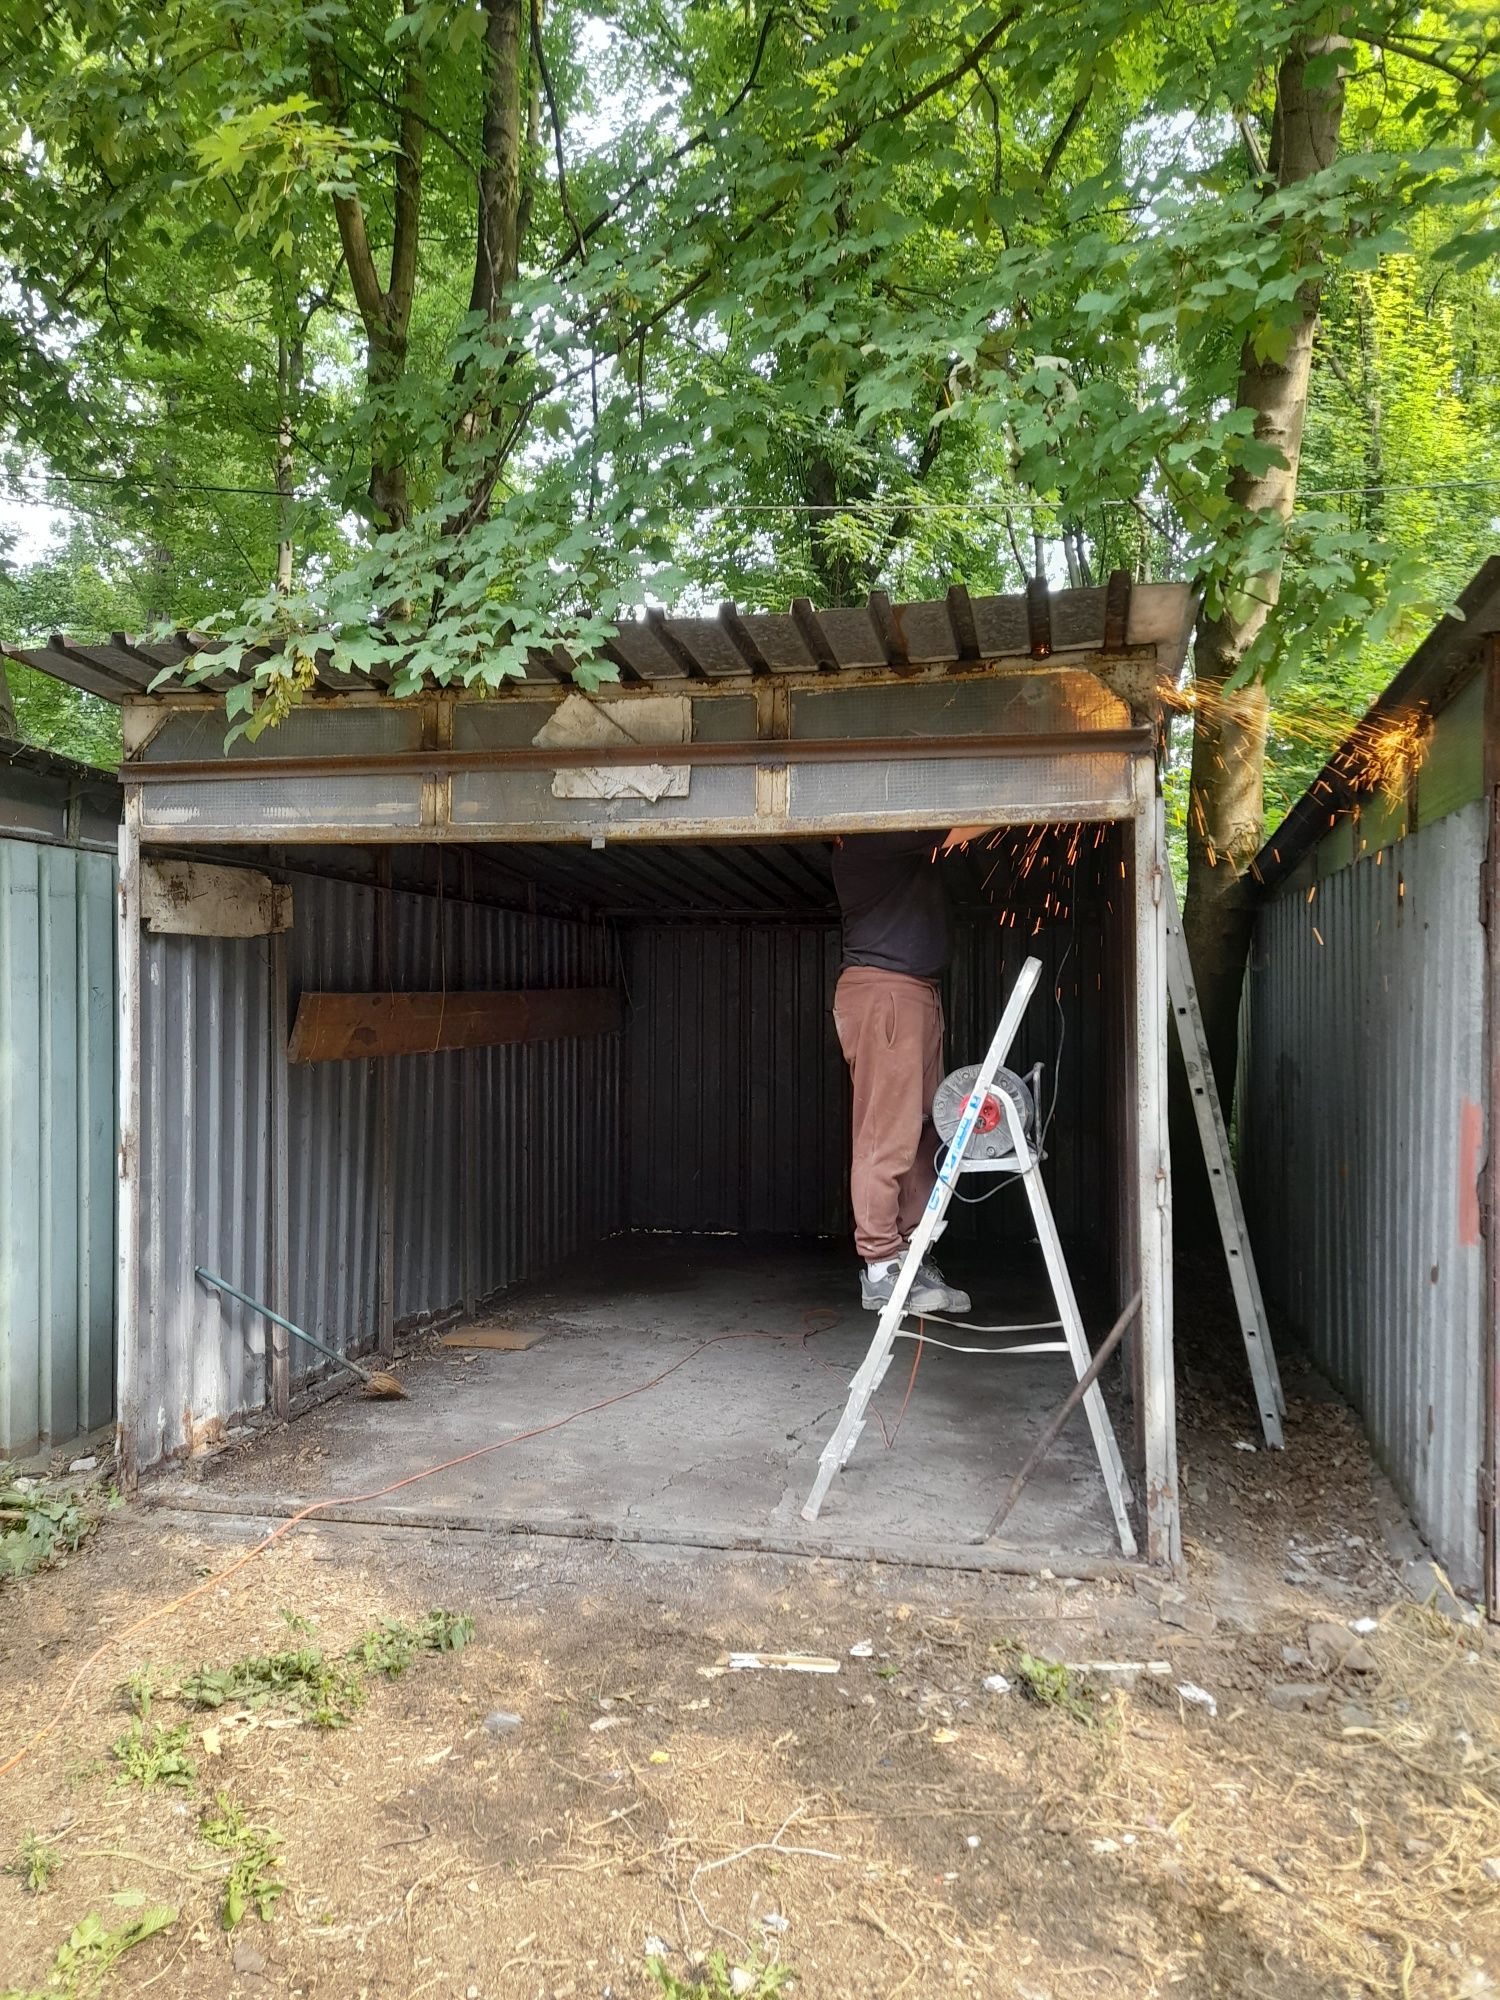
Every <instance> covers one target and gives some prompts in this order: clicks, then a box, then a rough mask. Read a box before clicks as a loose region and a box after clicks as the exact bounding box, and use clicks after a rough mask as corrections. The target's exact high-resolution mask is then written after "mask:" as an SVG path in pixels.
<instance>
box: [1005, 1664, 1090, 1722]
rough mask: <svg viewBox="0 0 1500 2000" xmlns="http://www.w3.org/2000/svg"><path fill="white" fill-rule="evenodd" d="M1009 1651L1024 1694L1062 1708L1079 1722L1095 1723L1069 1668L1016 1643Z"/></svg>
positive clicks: (1043, 1703)
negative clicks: (1042, 1657) (1038, 1657)
mask: <svg viewBox="0 0 1500 2000" xmlns="http://www.w3.org/2000/svg"><path fill="white" fill-rule="evenodd" d="M1009 1651H1010V1666H1011V1668H1012V1670H1013V1671H1014V1673H1015V1676H1016V1678H1017V1680H1018V1681H1019V1682H1020V1683H1021V1689H1022V1692H1023V1693H1025V1694H1026V1695H1028V1696H1029V1697H1030V1699H1031V1700H1032V1701H1035V1702H1040V1704H1041V1705H1042V1707H1043V1708H1056V1709H1061V1710H1062V1712H1063V1714H1064V1715H1070V1716H1072V1718H1073V1720H1074V1721H1075V1722H1083V1723H1087V1724H1089V1725H1091V1726H1092V1724H1093V1722H1094V1721H1095V1716H1094V1711H1093V1709H1092V1708H1091V1707H1090V1705H1089V1702H1088V1700H1087V1697H1086V1696H1085V1695H1084V1694H1083V1692H1082V1690H1081V1689H1080V1687H1079V1685H1078V1682H1077V1680H1076V1679H1075V1677H1074V1676H1073V1675H1072V1674H1071V1673H1069V1671H1068V1669H1067V1668H1066V1667H1064V1666H1059V1665H1058V1664H1057V1663H1056V1662H1055V1661H1052V1660H1039V1659H1037V1657H1036V1656H1035V1654H1034V1653H1028V1652H1027V1651H1026V1650H1025V1648H1024V1647H1021V1646H1012V1647H1011V1648H1010V1649H1009Z"/></svg>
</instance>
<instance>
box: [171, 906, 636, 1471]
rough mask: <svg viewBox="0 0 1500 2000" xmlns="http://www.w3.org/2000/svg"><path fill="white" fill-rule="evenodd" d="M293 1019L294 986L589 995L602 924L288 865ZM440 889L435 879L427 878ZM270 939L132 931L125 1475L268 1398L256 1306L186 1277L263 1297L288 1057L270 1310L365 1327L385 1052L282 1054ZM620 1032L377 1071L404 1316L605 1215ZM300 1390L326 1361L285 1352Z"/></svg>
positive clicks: (517, 1266) (374, 1286) (429, 1309)
mask: <svg viewBox="0 0 1500 2000" xmlns="http://www.w3.org/2000/svg"><path fill="white" fill-rule="evenodd" d="M290 879H291V883H292V899H293V926H292V930H291V932H290V933H289V934H288V936H287V938H286V941H285V953H286V968H287V988H288V1018H289V1019H290V1018H291V1017H292V1016H293V1015H294V1014H295V1008H296V1002H297V999H298V997H299V995H300V994H301V993H302V992H303V991H304V990H305V989H311V988H321V989H326V990H332V991H340V990H342V991H370V990H377V989H378V988H379V985H380V983H381V982H380V978H379V971H378V964H379V947H378V939H379V936H380V927H381V921H382V920H381V918H380V915H379V903H380V900H381V898H382V897H383V896H384V897H386V898H387V900H388V905H389V916H388V929H389V940H390V942H389V972H388V975H387V976H388V977H389V980H390V983H391V986H392V988H393V989H394V990H396V991H401V990H438V989H440V988H441V987H442V986H443V984H444V983H445V982H446V984H447V985H448V986H449V987H452V988H454V989H455V990H457V989H459V988H462V987H465V986H486V985H491V984H494V985H510V984H514V985H540V986H568V985H579V986H587V985H605V984H609V983H612V982H613V981H614V979H615V978H616V977H617V972H616V954H615V948H614V945H613V940H612V934H611V933H610V932H609V931H608V930H607V929H606V928H605V927H604V926H602V925H599V924H597V923H596V924H593V925H589V924H583V923H574V922H570V921H566V920H563V919H560V918H556V917H547V916H536V917H533V916H528V915H524V914H520V913H517V912H514V911H507V910H500V909H496V908H494V907H492V906H488V905H480V904H475V903H472V902H468V901H465V900H464V899H463V898H461V897H459V896H456V895H453V894H450V893H447V892H446V888H445V894H444V895H443V897H442V898H439V897H437V896H436V895H435V894H434V895H419V894H415V893H412V892H410V891H407V890H397V891H382V890H379V889H377V888H376V887H374V886H372V885H368V884H364V883H357V882H347V881H336V880H329V879H326V878H323V877H319V876H312V875H305V874H301V873H296V874H293V875H292V876H291V878H290ZM445 879H446V878H445ZM276 949H277V948H276V947H275V946H274V945H273V944H272V942H271V941H270V940H267V939H250V940H234V939H205V938H184V937H155V936H147V937H145V938H143V940H142V1029H141V1041H142V1077H141V1103H142V1172H141V1202H142V1220H141V1245H140V1274H141V1294H140V1304H139V1315H140V1336H139V1340H140V1352H141V1361H140V1369H139V1381H140V1394H139V1398H138V1407H139V1409H140V1412H141V1417H140V1425H141V1436H140V1440H139V1456H140V1464H141V1466H142V1467H146V1466H149V1465H151V1464H153V1463H154V1462H156V1461H157V1460H159V1459H161V1458H163V1457H166V1456H170V1455H172V1454H173V1453H176V1452H179V1451H182V1450H184V1449H186V1448H189V1447H190V1446H191V1445H192V1444H193V1443H194V1442H196V1441H199V1440H201V1439H202V1438H204V1437H206V1436H211V1435H212V1434H213V1433H214V1431H215V1430H216V1428H218V1427H219V1426H221V1425H222V1424H223V1423H225V1422H228V1421H232V1420H233V1419H234V1418H236V1417H238V1416H242V1415H244V1414H246V1413H248V1412H250V1411H253V1410H257V1409H260V1408H263V1407H264V1406H265V1404H266V1402H267V1399H268V1389H269V1384H268V1376H267V1359H266V1357H267V1353H268V1343H267V1340H266V1336H265V1329H264V1325H263V1322H261V1321H260V1319H259V1318H258V1316H256V1315H254V1314H252V1313H250V1312H248V1311H247V1310H246V1309H245V1308H243V1307H240V1306H237V1305H235V1304H234V1303H233V1302H232V1301H228V1300H225V1299H223V1298H222V1297H220V1296H219V1295H217V1294H213V1293H210V1292H208V1291H206V1290H205V1288H204V1287H202V1286H201V1285H199V1284H198V1283H196V1281H195V1280H194V1277H193V1270H194V1266H195V1265H202V1266H204V1267H205V1268H206V1269H209V1270H212V1271H215V1272H217V1273H218V1274H219V1275H221V1276H223V1277H225V1278H228V1279H229V1280H230V1282H231V1283H233V1284H236V1285H238V1286H239V1287H240V1288H241V1289H242V1290H244V1291H247V1292H249V1293H251V1294H252V1295H253V1296H254V1297H256V1298H260V1299H264V1300H265V1301H266V1302H267V1303H268V1304H273V1303H274V1302H275V1301H274V1298H273V1274H272V1257H271V1245H272V1230H273V1212H274V1210H273V1204H274V1200H275V1197H276V1185H275V1174H276V1163H274V1162H273V1160H272V1157H271V1130H272V1119H271V1101H272V1091H273V1088H274V1086H275V1084H276V1082H277V1076H276V1074H275V1071H276V1066H277V1065H282V1068H283V1070H284V1078H285V1087H286V1091H287V1130H288V1146H287V1153H288V1157H287V1160H286V1162H285V1167H284V1173H285V1185H286V1194H287V1222H288V1232H287V1234H288V1247H289V1260H288V1261H289V1305H288V1317H290V1318H291V1319H293V1320H295V1321H296V1322H297V1323H298V1324H299V1325H301V1326H305V1327H306V1328H307V1330H308V1331H309V1332H310V1333H315V1334H316V1335H317V1336H318V1337H319V1338H320V1339H321V1340H324V1341H325V1342H326V1343H327V1344H328V1345H329V1346H331V1347H334V1348H335V1349H337V1350H338V1351H340V1352H344V1353H355V1354H357V1353H360V1352H364V1351H368V1350H369V1349H370V1348H371V1347H373V1346H374V1345H375V1344H376V1342H377V1340H378V1337H379V1249H380V1207H381V1188H380V1159H381V1138H380V1095H381V1085H380V1077H379V1067H380V1066H379V1064H377V1063H376V1062H374V1061H363V1062H347V1063H310V1064H290V1065H288V1064H285V1059H284V1054H283V1051H282V1050H281V1048H280V1047H279V1046H278V1044H277V1038H276V1028H275V1020H276V1017H275V1009H274V1008H273V1005H272V981H273V966H274V963H275V958H276ZM619 1042H620V1037H618V1036H602V1037H598V1038H596V1039H591V1040H589V1041H568V1042H556V1043H538V1044H535V1045H533V1046H530V1047H526V1048H503V1049H487V1050H477V1051H471V1052H467V1053H464V1054H441V1055H432V1056H407V1057H402V1058H399V1059H395V1060H392V1061H391V1062H390V1063H389V1065H388V1068H389V1075H388V1090H389V1104H390V1113H389V1115H390V1121H391V1145H390V1152H391V1159H392V1163H393V1202H392V1211H393V1267H394V1270H393V1276H394V1307H395V1316H396V1318H397V1320H398V1321H400V1320H411V1319H417V1318H420V1317H425V1316H432V1315H438V1314H441V1313H445V1312H448V1311H450V1310H452V1309H453V1308H455V1307H457V1306H459V1305H461V1304H462V1303H463V1302H464V1301H465V1299H466V1298H467V1299H469V1300H473V1299H476V1298H483V1297H484V1296H485V1295H486V1294H488V1293H491V1292H493V1291H496V1290H498V1289H499V1288H500V1287H501V1286H503V1285H507V1284H511V1283H514V1282H515V1281H517V1280H518V1279H520V1278H523V1277H526V1276H529V1275H531V1274H532V1273H533V1272H535V1271H538V1270H540V1269H542V1268H543V1267H545V1266H546V1265H547V1264H550V1263H553V1262H555V1261H557V1260H558V1259H560V1258H562V1257H564V1256H566V1255H569V1254H571V1253H572V1252H573V1251H574V1250H576V1249H577V1248H579V1247H580V1246H581V1245H582V1244H584V1243H586V1242H588V1241H591V1240H593V1239H595V1238H597V1237H599V1236H602V1235H606V1234H608V1233H610V1232H611V1231H613V1230H614V1229H616V1228H618V1227H619V1226H620V1221H621V1216H620V1171H619V1166H620V1163H619V1144H618V1132H619V1126H618V1095H619V1077H620V1050H619ZM289 1356H290V1373H291V1383H292V1387H293V1389H294V1390H295V1389H296V1388H297V1387H298V1386H299V1385H301V1384H302V1383H304V1382H305V1381H306V1380H307V1379H308V1378H309V1377H310V1376H313V1375H316V1374H318V1373H321V1372H326V1369H327V1364H326V1363H324V1362H323V1361H321V1359H320V1358H319V1357H318V1356H317V1355H316V1353H314V1352H313V1351H312V1350H310V1349H308V1348H307V1347H306V1346H305V1345H304V1344H303V1343H301V1342H298V1341H295V1340H294V1341H292V1342H291V1343H290V1348H289Z"/></svg>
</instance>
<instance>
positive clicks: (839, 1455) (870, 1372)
mask: <svg viewBox="0 0 1500 2000" xmlns="http://www.w3.org/2000/svg"><path fill="white" fill-rule="evenodd" d="M1041 970H1042V962H1041V960H1040V959H1038V958H1028V959H1027V961H1026V963H1025V964H1024V965H1023V966H1022V967H1021V974H1020V977H1019V978H1018V979H1017V981H1016V985H1015V990H1014V991H1013V992H1012V994H1011V996H1010V999H1009V1000H1008V1001H1007V1003H1006V1006H1005V1011H1004V1013H1003V1014H1002V1015H1001V1017H1000V1025H999V1027H997V1028H996V1030H995V1038H994V1040H993V1041H992V1042H991V1043H990V1046H989V1053H988V1054H987V1055H986V1056H985V1059H984V1061H983V1062H982V1063H981V1064H980V1066H979V1075H978V1077H977V1078H976V1079H975V1083H974V1088H973V1089H972V1090H971V1091H970V1093H969V1097H968V1102H967V1103H966V1104H965V1105H964V1109H963V1116H962V1117H961V1118H960V1119H959V1121H958V1129H957V1130H956V1131H955V1132H954V1135H953V1139H952V1142H951V1143H950V1145H949V1147H948V1151H947V1155H946V1157H945V1159H944V1161H943V1164H942V1166H941V1168H940V1169H939V1170H938V1177H937V1183H936V1185H935V1186H934V1188H933V1190H932V1195H931V1197H930V1199H929V1200H928V1203H927V1207H926V1210H925V1211H924V1213H923V1216H922V1220H921V1221H920V1222H919V1223H918V1224H917V1228H916V1232H915V1234H914V1235H913V1237H912V1240H911V1243H910V1245H909V1246H908V1249H907V1252H906V1256H905V1257H904V1258H903V1259H902V1263H901V1268H900V1270H899V1271H898V1272H897V1273H896V1283H895V1287H894V1289H893V1290H892V1292H891V1296H890V1300H889V1302H888V1303H887V1304H886V1306H885V1308H884V1309H883V1311H882V1312H881V1315H880V1320H879V1323H878V1324H877V1326H876V1328H875V1336H874V1338H873V1339H872V1340H871V1342H870V1347H869V1352H868V1353H867V1354H866V1355H865V1358H864V1360H863V1361H862V1362H861V1363H860V1365H859V1369H858V1372H857V1373H856V1374H855V1376H854V1379H853V1381H852V1382H851V1383H850V1385H849V1400H848V1402H847V1403H846V1404H845V1406H844V1414H843V1415H842V1416H841V1417H840V1418H839V1421H838V1425H837V1428H836V1429H835V1430H834V1433H833V1435H832V1437H830V1438H829V1440H828V1442H827V1444H826V1445H824V1447H823V1451H822V1455H821V1457H820V1458H819V1460H818V1476H817V1478H816V1479H815V1480H814V1481H813V1488H812V1492H811V1493H810V1494H809V1495H808V1497H807V1504H806V1506H805V1507H804V1508H803V1509H802V1517H803V1519H804V1520H807V1521H815V1520H816V1519H817V1518H818V1513H819V1510H820V1509H821V1507H822V1505H823V1502H824V1500H825V1498H826V1497H827V1494H828V1489H829V1487H830V1486H831V1485H832V1484H833V1477H834V1474H835V1473H837V1472H841V1471H842V1470H843V1469H844V1467H845V1466H846V1465H847V1464H848V1462H849V1455H850V1453H851V1452H852V1451H853V1450H854V1447H855V1445H856V1444H857V1443H858V1442H859V1435H860V1432H861V1431H862V1430H863V1429H864V1427H865V1412H866V1411H867V1410H868V1408H869V1406H870V1399H871V1397H872V1396H873V1395H874V1394H875V1391H876V1390H877V1389H878V1388H879V1387H880V1384H881V1382H882V1381H883V1380H884V1379H885V1372H886V1370H887V1368H889V1366H890V1364H891V1354H892V1352H893V1350H894V1348H895V1344H896V1340H897V1337H898V1336H899V1335H900V1333H901V1331H902V1324H901V1323H902V1321H903V1319H904V1318H905V1317H906V1301H907V1297H908V1295H909V1294H910V1292H911V1288H912V1285H913V1283H914V1282H915V1279H916V1275H917V1267H918V1265H919V1264H920V1263H921V1261H922V1259H923V1258H924V1257H925V1256H926V1255H927V1252H928V1250H929V1249H930V1248H931V1247H932V1242H933V1239H934V1237H935V1236H936V1234H937V1230H938V1225H939V1224H940V1223H941V1222H942V1220H943V1217H944V1216H945V1215H946V1213H947V1210H948V1203H949V1201H950V1200H951V1198H952V1195H953V1189H954V1184H955V1182H956V1181H957V1179H958V1177H959V1175H960V1174H962V1173H975V1172H997V1171H998V1172H1002V1173H1012V1174H1017V1175H1019V1177H1020V1179H1021V1181H1022V1183H1023V1185H1024V1186H1025V1189H1026V1195H1027V1199H1028V1200H1029V1202H1030V1203H1031V1214H1032V1219H1033V1221H1034V1222H1035V1224H1036V1233H1037V1240H1038V1241H1039V1242H1040V1244H1041V1246H1042V1256H1043V1258H1044V1260H1045V1262H1046V1265H1047V1275H1048V1277H1049V1278H1050V1279H1051V1281H1052V1292H1053V1296H1054V1297H1055V1298H1056V1300H1057V1310H1058V1315H1059V1319H1058V1324H1059V1325H1060V1326H1061V1328H1062V1332H1063V1343H1062V1345H1064V1346H1065V1347H1066V1350H1067V1353H1068V1355H1069V1356H1070V1358H1071V1360H1072V1363H1073V1369H1074V1372H1075V1374H1076V1375H1077V1376H1078V1379H1079V1380H1080V1381H1082V1379H1083V1377H1084V1376H1085V1374H1087V1372H1088V1368H1089V1363H1090V1360H1091V1356H1090V1352H1089V1344H1088V1339H1087V1337H1086V1335H1085V1334H1084V1330H1083V1319H1082V1316H1081V1315H1080V1313H1079V1310H1078V1301H1077V1299H1076V1298H1075V1296H1074V1293H1073V1282H1072V1279H1071V1278H1070V1277H1069V1275H1068V1267H1067V1263H1066V1261H1065V1259H1064V1257H1063V1249H1062V1240H1061V1238H1060V1237H1059V1236H1058V1233H1057V1223H1056V1221H1055V1220H1054V1218H1053V1214H1052V1205H1051V1203H1050V1202H1049V1201H1048V1199H1047V1190H1046V1188H1045V1187H1044V1186H1043V1183H1042V1175H1041V1154H1040V1151H1039V1150H1033V1149H1032V1147H1031V1146H1030V1145H1029V1144H1028V1142H1027V1139H1026V1134H1025V1131H1024V1128H1023V1126H1022V1124H1021V1119H1020V1116H1019V1114H1018V1112H1017V1110H1016V1107H1015V1105H1014V1104H1013V1103H1012V1101H1011V1098H1010V1094H1009V1092H1008V1091H1003V1090H1002V1091H1000V1092H999V1093H998V1096H999V1103H1000V1110H1001V1115H1002V1116H1003V1117H1004V1119H1005V1125H1006V1131H1007V1133H1008V1135H1009V1138H1010V1143H1011V1153H1010V1154H1009V1155H1007V1156H1006V1157H1005V1158H1004V1159H1001V1160H983V1161H980V1160H968V1159H966V1158H965V1154H966V1152H967V1150H968V1145H969V1141H970V1139H971V1138H972V1137H973V1135H974V1128H975V1126H976V1124H977V1123H978V1121H979V1115H980V1112H981V1111H982V1109H983V1107H984V1101H985V1098H986V1096H987V1095H988V1094H989V1091H990V1086H991V1085H992V1084H993V1082H994V1080H995V1073H996V1071H997V1070H999V1069H1000V1068H1001V1066H1002V1065H1003V1064H1004V1062H1005V1058H1006V1057H1007V1055H1009V1053H1010V1045H1011V1043H1012V1042H1013V1041H1014V1040H1015V1037H1016V1030H1017V1029H1018V1028H1019V1027H1020V1025H1021V1017H1022V1016H1023V1015H1024V1013H1025V1012H1026V1008H1027V1004H1028V1002H1029V1001H1030V999H1031V996H1032V994H1033V993H1034V992H1035V991H1036V984H1037V980H1038V979H1039V978H1040V976H1041ZM1037 1351H1038V1350H1037V1349H1036V1348H1030V1349H1016V1348H1011V1349H1005V1348H997V1349H996V1354H997V1356H999V1357H1003V1356H1004V1355H1005V1354H1006V1353H1007V1352H1009V1353H1017V1352H1032V1353H1035V1352H1037ZM1041 1351H1044V1352H1054V1351H1057V1344H1056V1343H1048V1346H1047V1347H1046V1348H1045V1349H1043V1350H1041ZM1083 1407H1084V1410H1085V1412H1086V1414H1087V1416H1088V1421H1089V1429H1090V1431H1091V1432H1092V1433H1093V1439H1094V1449H1095V1451H1096V1452H1097V1453H1098V1455H1099V1469H1100V1471H1101V1472H1102V1473H1103V1474H1104V1484H1105V1488H1106V1490H1107V1492H1108V1494H1109V1504H1110V1509H1111V1511H1112V1512H1113V1514H1114V1517H1115V1527H1116V1530H1117V1531H1118V1533H1119V1537H1120V1547H1121V1548H1122V1549H1123V1550H1124V1552H1125V1554H1126V1555H1127V1556H1133V1555H1134V1554H1135V1552H1136V1543H1135V1535H1134V1532H1133V1531H1132V1529H1131V1525H1130V1513H1129V1508H1130V1497H1131V1496H1130V1484H1129V1481H1128V1480H1127V1479H1126V1476H1125V1465H1124V1461H1123V1460H1122V1459H1121V1457H1120V1447H1119V1445H1118V1444H1117V1442H1116V1440H1115V1433H1114V1428H1113V1426H1112V1425H1111V1423H1110V1421H1109V1412H1108V1410H1107V1409H1106V1408H1105V1407H1104V1398H1103V1396H1102V1395H1101V1394H1100V1391H1099V1385H1098V1383H1097V1382H1095V1383H1093V1384H1092V1385H1091V1386H1090V1387H1089V1388H1088V1390H1087V1391H1086V1392H1085V1394H1084V1398H1083Z"/></svg>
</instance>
